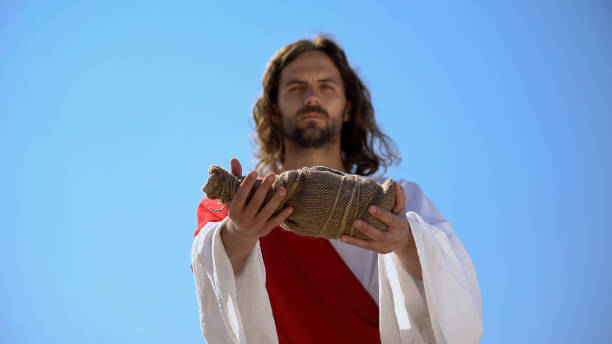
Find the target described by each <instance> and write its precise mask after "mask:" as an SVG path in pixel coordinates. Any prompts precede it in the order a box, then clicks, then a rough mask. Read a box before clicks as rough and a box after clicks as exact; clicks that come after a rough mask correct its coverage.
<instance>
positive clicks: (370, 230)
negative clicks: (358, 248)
mask: <svg viewBox="0 0 612 344" xmlns="http://www.w3.org/2000/svg"><path fill="white" fill-rule="evenodd" d="M353 226H355V228H357V229H358V230H359V231H361V233H363V234H365V235H366V236H367V237H368V238H370V239H372V240H374V241H381V240H384V239H385V236H386V235H387V234H388V233H385V232H383V231H381V230H380V229H378V228H376V227H374V226H370V225H369V224H367V223H365V222H363V221H361V220H356V221H355V222H354V223H353Z"/></svg>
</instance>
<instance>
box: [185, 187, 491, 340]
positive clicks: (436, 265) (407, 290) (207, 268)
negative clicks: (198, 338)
mask: <svg viewBox="0 0 612 344" xmlns="http://www.w3.org/2000/svg"><path fill="white" fill-rule="evenodd" d="M379 181H380V180H379ZM399 184H400V185H401V186H402V187H403V188H404V192H405V195H406V211H407V216H408V221H409V223H410V228H411V229H412V234H413V236H414V240H415V243H416V247H417V252H418V255H419V259H420V262H421V268H422V272H423V281H420V280H418V279H415V278H413V277H412V276H411V275H410V274H409V273H408V272H406V270H405V269H404V267H403V265H402V263H401V262H400V260H399V258H398V257H397V256H396V255H395V254H394V253H390V254H377V253H375V252H373V251H368V250H364V249H361V248H358V247H355V246H351V245H348V244H344V243H342V242H340V241H337V240H331V244H332V246H333V247H334V248H335V249H336V251H337V252H338V254H339V255H340V257H341V258H342V259H343V260H344V262H345V263H346V264H347V266H348V267H349V269H350V270H351V271H352V272H353V274H355V276H356V277H357V279H358V280H359V282H360V283H361V284H362V285H363V286H364V288H365V289H366V290H367V291H368V293H369V294H370V295H371V296H372V298H373V299H374V300H375V301H376V302H377V304H378V306H379V327H380V338H381V342H382V343H478V342H479V340H480V335H481V333H482V306H481V298H480V289H479V286H478V281H477V279H476V273H475V271H474V267H473V265H472V261H471V259H470V257H469V256H468V254H467V252H466V250H465V248H464V247H463V245H462V244H461V242H460V241H459V238H457V236H456V235H455V233H454V232H453V229H452V227H451V225H450V223H448V222H447V221H446V220H445V219H444V218H443V217H442V215H441V214H440V213H439V212H438V210H437V209H436V208H435V206H434V205H433V204H432V203H431V201H430V200H429V199H428V198H427V197H426V196H425V195H424V194H423V191H422V190H421V188H420V187H419V186H418V185H417V184H415V183H412V182H407V181H405V180H400V181H399ZM226 221H227V218H226V219H225V220H223V221H221V222H209V223H207V224H206V225H205V226H204V228H202V230H201V231H200V232H199V234H198V235H197V236H196V238H195V239H194V242H193V248H192V252H191V264H192V268H193V273H194V276H195V282H196V288H197V295H198V301H199V310H200V324H201V327H202V331H203V333H204V336H205V337H206V339H207V341H208V342H209V343H215V344H216V343H278V338H277V335H276V326H275V323H274V318H273V315H272V308H271V306H270V300H269V298H268V293H267V291H266V271H265V267H264V262H263V258H262V254H261V249H260V246H259V243H257V244H256V246H255V248H254V249H253V250H252V251H251V253H250V254H249V256H248V257H247V261H246V263H245V265H244V267H243V269H242V270H241V271H240V273H239V274H237V275H236V276H234V271H233V269H232V265H231V263H230V261H229V258H228V257H227V254H226V252H225V249H224V247H223V243H222V242H221V237H220V229H221V227H222V225H223V224H224V223H225V222H226Z"/></svg>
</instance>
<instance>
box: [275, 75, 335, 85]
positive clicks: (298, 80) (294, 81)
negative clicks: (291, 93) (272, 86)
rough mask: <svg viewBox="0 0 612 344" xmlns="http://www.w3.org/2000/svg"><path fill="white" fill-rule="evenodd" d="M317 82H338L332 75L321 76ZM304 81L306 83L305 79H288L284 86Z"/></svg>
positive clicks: (301, 83) (300, 83)
mask: <svg viewBox="0 0 612 344" xmlns="http://www.w3.org/2000/svg"><path fill="white" fill-rule="evenodd" d="M317 82H329V83H332V84H338V81H337V80H336V79H334V78H332V77H325V78H321V79H318V80H317ZM305 83H306V81H304V80H300V79H290V80H289V81H287V82H286V83H285V85H284V86H289V85H293V84H298V85H303V84H305Z"/></svg>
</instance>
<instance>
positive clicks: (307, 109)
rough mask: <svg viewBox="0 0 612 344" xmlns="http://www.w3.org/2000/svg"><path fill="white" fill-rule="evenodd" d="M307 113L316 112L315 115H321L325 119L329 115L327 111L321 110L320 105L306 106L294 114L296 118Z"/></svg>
mask: <svg viewBox="0 0 612 344" xmlns="http://www.w3.org/2000/svg"><path fill="white" fill-rule="evenodd" d="M309 112H316V113H320V114H322V115H325V116H326V117H329V113H328V112H327V110H325V109H324V108H322V107H321V106H320V105H306V106H304V107H303V108H301V109H299V110H298V111H297V112H296V113H295V116H296V117H297V116H300V115H304V114H307V113H309Z"/></svg>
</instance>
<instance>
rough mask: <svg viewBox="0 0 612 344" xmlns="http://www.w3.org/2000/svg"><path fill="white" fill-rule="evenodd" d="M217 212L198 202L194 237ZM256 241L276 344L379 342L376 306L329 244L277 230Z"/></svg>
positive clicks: (210, 203) (217, 216)
mask: <svg viewBox="0 0 612 344" xmlns="http://www.w3.org/2000/svg"><path fill="white" fill-rule="evenodd" d="M221 208H223V205H222V204H220V203H218V202H217V201H211V200H209V199H207V198H205V199H204V200H203V201H202V203H201V204H200V207H199V208H198V230H197V231H196V235H197V233H198V232H199V230H200V229H201V228H202V226H204V225H205V224H206V223H207V222H209V221H220V220H222V219H223V218H224V217H225V216H227V209H225V210H223V211H219V212H215V211H212V210H209V209H221ZM259 243H260V246H261V252H262V255H263V259H264V263H265V267H266V289H267V291H268V295H269V298H270V304H271V306H272V313H273V315H274V321H275V323H276V332H277V334H278V339H279V343H281V344H283V343H380V333H379V329H378V306H377V305H376V303H375V302H374V300H372V298H371V297H370V294H368V292H367V291H366V290H365V289H364V288H363V286H362V285H361V283H359V281H358V280H357V278H356V277H355V276H354V275H353V273H352V272H351V271H350V269H349V268H348V267H347V266H346V264H345V263H344V261H343V260H342V258H340V256H339V255H338V253H337V252H336V250H335V249H334V248H333V246H332V245H331V244H330V243H329V241H327V240H325V239H316V238H308V237H303V236H300V235H297V234H294V233H292V232H288V231H285V230H282V229H281V228H280V227H277V228H275V229H274V230H272V232H271V233H270V234H268V235H267V236H265V237H263V238H261V239H260V240H259Z"/></svg>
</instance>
